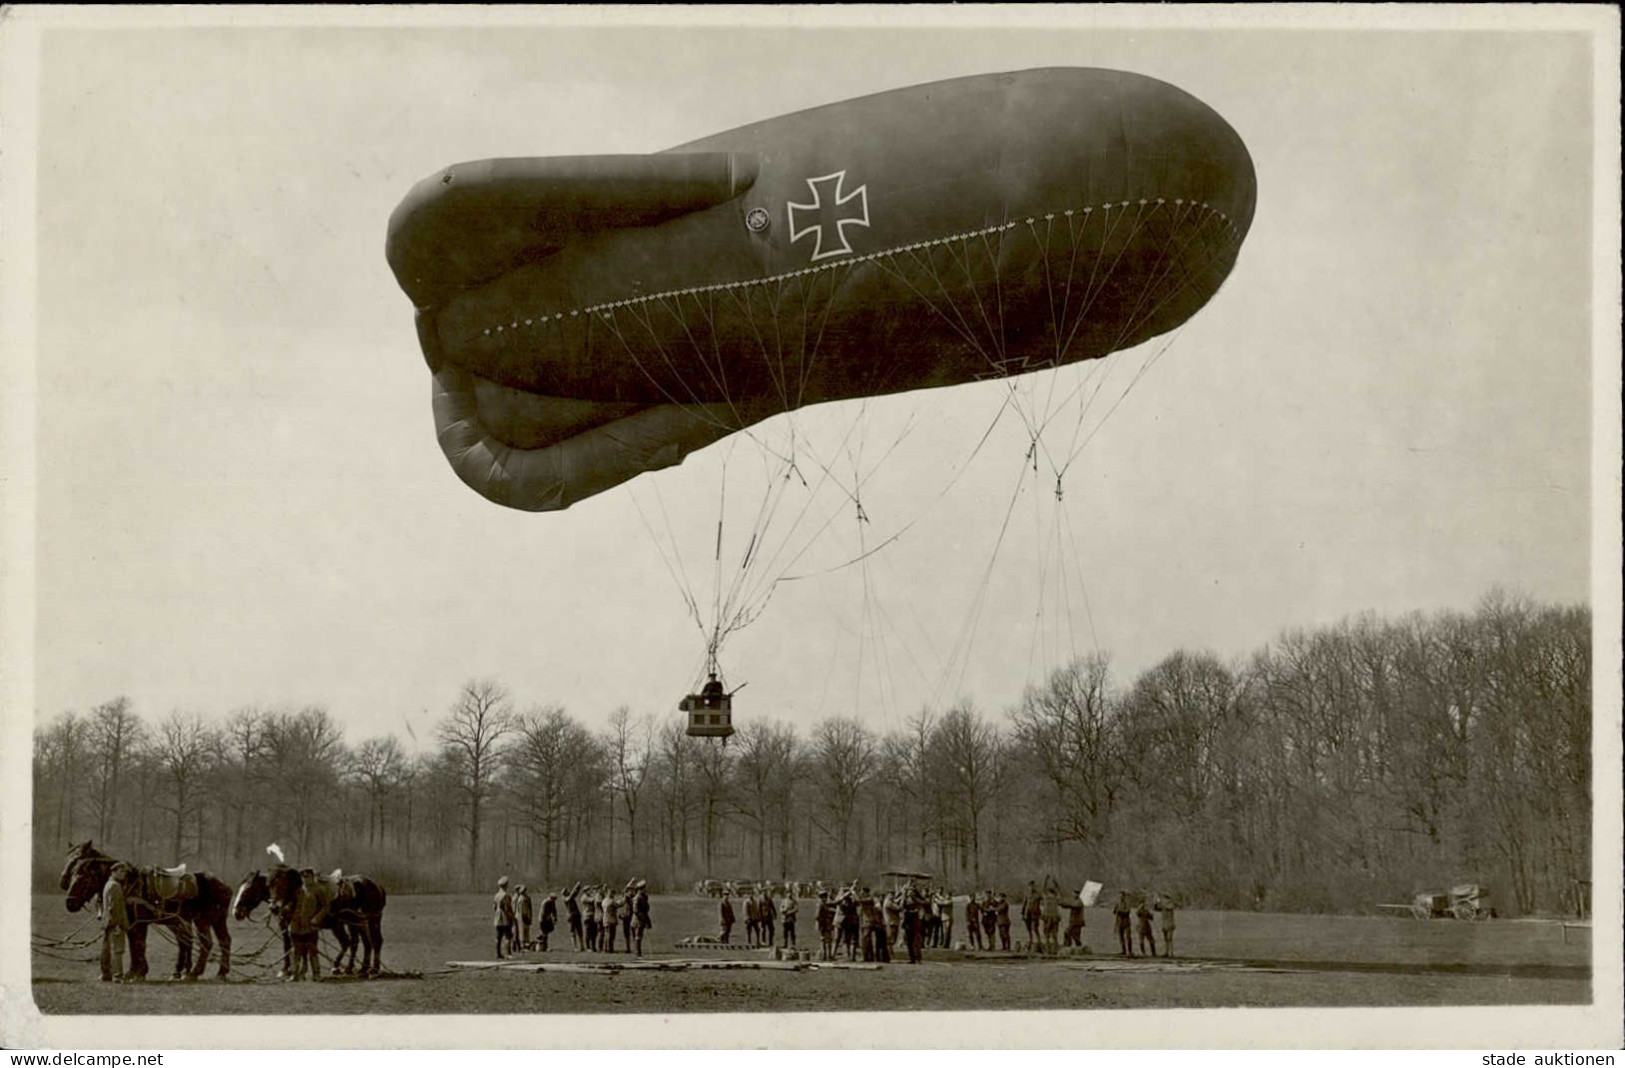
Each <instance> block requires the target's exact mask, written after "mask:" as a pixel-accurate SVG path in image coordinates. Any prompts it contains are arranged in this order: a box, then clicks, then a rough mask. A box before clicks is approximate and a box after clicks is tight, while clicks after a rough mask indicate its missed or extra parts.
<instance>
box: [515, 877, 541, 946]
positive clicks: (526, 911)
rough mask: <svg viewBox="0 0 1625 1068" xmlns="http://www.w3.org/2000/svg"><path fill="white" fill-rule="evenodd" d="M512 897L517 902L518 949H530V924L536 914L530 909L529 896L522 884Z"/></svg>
mask: <svg viewBox="0 0 1625 1068" xmlns="http://www.w3.org/2000/svg"><path fill="white" fill-rule="evenodd" d="M514 896H515V897H517V898H518V900H519V948H520V949H529V948H530V947H531V941H530V922H531V920H533V919H535V916H536V914H535V912H534V911H533V910H532V908H531V903H530V894H529V893H528V892H527V891H526V890H525V884H524V883H520V884H519V887H518V889H516V890H515V891H514Z"/></svg>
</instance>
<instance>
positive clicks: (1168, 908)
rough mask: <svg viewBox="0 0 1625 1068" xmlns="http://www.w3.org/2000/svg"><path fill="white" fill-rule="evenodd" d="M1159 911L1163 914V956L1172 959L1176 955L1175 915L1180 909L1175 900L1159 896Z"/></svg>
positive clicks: (1165, 895) (1163, 895) (1162, 895)
mask: <svg viewBox="0 0 1625 1068" xmlns="http://www.w3.org/2000/svg"><path fill="white" fill-rule="evenodd" d="M1157 911H1158V912H1160V913H1162V955H1163V956H1164V957H1171V956H1173V955H1174V926H1175V924H1174V914H1175V913H1176V912H1177V911H1178V907H1177V906H1176V905H1175V904H1174V899H1173V898H1171V897H1169V896H1168V895H1167V894H1159V895H1157Z"/></svg>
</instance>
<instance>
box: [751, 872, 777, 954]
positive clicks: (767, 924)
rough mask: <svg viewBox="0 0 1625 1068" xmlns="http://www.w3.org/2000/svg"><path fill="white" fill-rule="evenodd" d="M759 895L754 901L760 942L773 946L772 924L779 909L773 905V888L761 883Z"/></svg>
mask: <svg viewBox="0 0 1625 1068" xmlns="http://www.w3.org/2000/svg"><path fill="white" fill-rule="evenodd" d="M758 893H759V894H760V895H761V896H760V897H759V899H758V900H757V902H756V922H757V931H758V933H759V934H760V935H761V936H762V944H763V945H765V946H767V948H769V949H772V948H773V941H774V939H773V926H774V921H775V920H776V919H778V915H779V910H778V909H777V908H775V907H774V906H773V890H772V888H771V887H770V886H768V885H767V884H766V883H763V884H762V886H761V889H760V890H759V891H758Z"/></svg>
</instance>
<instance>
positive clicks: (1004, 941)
mask: <svg viewBox="0 0 1625 1068" xmlns="http://www.w3.org/2000/svg"><path fill="white" fill-rule="evenodd" d="M995 908H996V911H997V913H998V918H999V948H1000V949H1002V950H1004V951H1005V952H1006V953H1008V952H1010V899H1009V898H1007V897H1005V896H1004V892H1003V891H1000V892H999V903H998V905H997V906H995Z"/></svg>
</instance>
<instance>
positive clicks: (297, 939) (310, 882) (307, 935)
mask: <svg viewBox="0 0 1625 1068" xmlns="http://www.w3.org/2000/svg"><path fill="white" fill-rule="evenodd" d="M503 881H504V882H506V881H507V880H503ZM328 901H329V897H328V895H326V894H323V893H322V892H321V890H320V888H319V887H318V886H317V885H316V872H315V871H313V870H312V869H310V868H306V869H304V870H303V871H301V872H300V873H299V894H298V897H297V898H296V899H295V900H294V905H293V915H292V917H291V918H290V919H289V921H288V935H289V937H291V938H292V939H293V978H294V979H295V980H299V979H303V978H305V976H306V974H307V971H308V974H309V976H310V978H311V979H317V980H319V979H320V978H321V977H322V962H321V958H320V956H319V954H318V948H319V947H318V939H320V937H321V933H322V924H323V922H325V921H326V919H327V905H328ZM497 944H498V945H499V946H500V945H501V936H500V935H498V937H497ZM500 953H501V951H500V950H499V951H498V955H500Z"/></svg>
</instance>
